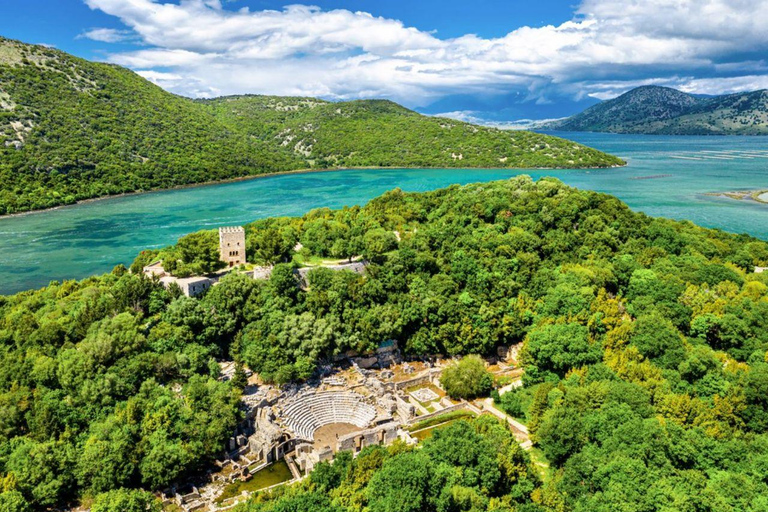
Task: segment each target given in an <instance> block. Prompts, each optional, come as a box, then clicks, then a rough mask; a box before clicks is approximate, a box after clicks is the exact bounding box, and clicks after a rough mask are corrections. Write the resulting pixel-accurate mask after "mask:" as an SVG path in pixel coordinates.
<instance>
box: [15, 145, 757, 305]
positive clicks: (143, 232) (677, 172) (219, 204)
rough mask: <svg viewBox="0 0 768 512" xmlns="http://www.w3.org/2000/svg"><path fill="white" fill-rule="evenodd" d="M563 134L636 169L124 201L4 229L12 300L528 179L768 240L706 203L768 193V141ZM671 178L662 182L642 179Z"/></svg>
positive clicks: (35, 216) (382, 174)
mask: <svg viewBox="0 0 768 512" xmlns="http://www.w3.org/2000/svg"><path fill="white" fill-rule="evenodd" d="M563 135H564V136H567V137H568V138H571V139H573V140H577V141H578V142H582V143H584V144H587V145H590V146H593V147H596V148H598V149H602V150H604V151H607V152H609V153H613V154H615V155H619V156H621V157H623V158H625V159H627V160H628V161H629V165H628V166H627V167H625V168H620V169H604V170H557V171H554V170H547V171H530V170H525V171H513V170H467V169H452V170H444V169H432V170H354V171H334V172H326V173H315V174H297V175H286V176H274V177H268V178H261V179H255V180H250V181H242V182H237V183H227V184H222V185H212V186H206V187H198V188H190V189H181V190H171V191H165V192H153V193H147V194H139V195H133V196H124V197H117V198H111V199H106V200H102V201H94V202H90V203H85V204H80V205H76V206H70V207H64V208H59V209H57V210H50V211H44V212H37V213H32V214H29V215H23V216H17V217H7V218H0V293H12V292H16V291H19V290H24V289H28V288H33V287H39V286H43V285H46V284H47V283H48V282H49V281H51V280H61V279H71V278H82V277H85V276H88V275H91V274H98V273H103V272H107V271H109V270H110V269H111V268H112V267H113V266H114V265H116V264H118V263H125V264H128V263H130V262H131V261H132V259H133V258H134V256H135V255H136V254H137V253H138V252H139V251H140V250H141V249H144V248H152V247H162V246H165V245H168V244H171V243H173V242H175V241H176V239H177V238H178V237H179V236H181V235H184V234H186V233H190V232H192V231H196V230H199V229H204V228H208V229H210V228H215V227H217V226H221V225H232V224H244V223H246V222H249V221H252V220H254V219H257V218H262V217H269V216H275V215H300V214H303V213H304V212H306V211H308V210H310V209H312V208H317V207H320V206H329V207H332V208H335V207H341V206H344V205H353V204H363V203H365V202H367V201H368V200H370V199H371V198H373V197H375V196H377V195H379V194H381V193H382V192H384V191H386V190H390V189H392V188H395V187H400V188H402V189H403V190H407V191H424V190H431V189H436V188H440V187H444V186H447V185H450V184H452V183H471V182H475V181H490V180H497V179H502V178H507V177H510V176H514V175H518V174H529V175H531V176H533V177H534V178H539V177H542V176H557V177H558V178H560V179H561V180H563V181H564V182H565V183H567V184H569V185H573V186H576V187H579V188H584V189H592V190H597V191H600V192H607V193H609V194H613V195H616V196H618V197H619V198H621V199H622V200H624V201H625V202H626V203H627V204H629V206H630V207H632V208H633V209H635V210H638V211H643V212H645V213H647V214H649V215H657V216H665V217H672V218H675V219H689V220H692V221H693V222H696V223H697V224H701V225H703V226H708V227H716V228H721V229H724V230H727V231H732V232H736V233H749V234H752V235H754V236H758V237H761V238H764V239H766V240H768V205H761V204H758V203H754V202H751V201H734V200H731V199H726V198H716V197H710V196H705V195H703V194H704V193H706V192H718V191H728V190H736V189H758V188H765V189H768V137H666V136H642V135H612V134H584V133H568V134H563ZM726 152H732V153H726ZM680 157H683V158H680ZM659 175H661V176H662V177H656V178H653V179H633V178H642V177H647V176H659Z"/></svg>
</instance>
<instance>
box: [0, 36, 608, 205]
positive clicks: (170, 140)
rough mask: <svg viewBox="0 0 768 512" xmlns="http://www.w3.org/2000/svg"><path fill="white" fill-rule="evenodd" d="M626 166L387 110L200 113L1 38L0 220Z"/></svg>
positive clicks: (389, 106) (224, 109)
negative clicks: (266, 192)
mask: <svg viewBox="0 0 768 512" xmlns="http://www.w3.org/2000/svg"><path fill="white" fill-rule="evenodd" d="M620 164H622V162H621V160H619V159H617V158H615V157H612V156H609V155H606V154H604V153H601V152H599V151H596V150H593V149H590V148H587V147H584V146H581V145H579V144H576V143H573V142H569V141H565V140H563V139H558V138H554V137H547V136H544V135H538V134H532V133H524V132H514V133H512V132H504V131H500V130H496V129H490V128H482V127H477V126H472V125H469V124H465V123H461V122H458V121H452V120H446V119H437V118H431V117H425V116H422V115H419V114H417V113H415V112H413V111H410V110H407V109H405V108H403V107H400V106H398V105H395V104H393V103H390V102H387V101H360V102H349V103H327V102H324V101H320V100H314V99H307V98H276V97H238V98H222V99H220V100H216V101H211V102H201V101H195V100H191V99H188V98H182V97H179V96H175V95H173V94H170V93H168V92H165V91H164V90H162V89H160V88H159V87H157V86H155V85H153V84H151V83H150V82H148V81H147V80H145V79H143V78H141V77H140V76H138V75H137V74H135V73H133V72H132V71H129V70H127V69H124V68H120V67H117V66H112V65H108V64H100V63H93V62H88V61H85V60H83V59H79V58H76V57H73V56H71V55H68V54H66V53H63V52H61V51H58V50H55V49H51V48H46V47H42V46H32V45H26V44H23V43H20V42H17V41H12V40H7V39H2V38H0V214H4V213H13V212H18V211H25V210H30V209H37V208H46V207H50V206H56V205H61V204H69V203H73V202H75V201H77V200H81V199H86V198H92V197H98V196H104V195H109V194H117V193H122V192H131V191H137V190H149V189H156V188H166V187H173V186H177V185H184V184H191V183H201V182H207V181H215V180H222V179H228V178H235V177H241V176H247V175H256V174H263V173H269V172H278V171H288V170H297V169H312V168H324V167H328V166H332V167H334V166H339V167H342V166H382V167H411V166H414V167H416V166H418V167H421V166H423V167H521V168H531V167H552V168H556V167H605V166H612V165H620Z"/></svg>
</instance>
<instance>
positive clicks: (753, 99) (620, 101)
mask: <svg viewBox="0 0 768 512" xmlns="http://www.w3.org/2000/svg"><path fill="white" fill-rule="evenodd" d="M546 128H548V129H555V130H563V131H587V132H610V133H644V134H654V135H765V134H768V91H764V90H762V91H754V92H747V93H738V94H730V95H726V96H715V97H710V98H700V97H696V96H693V95H691V94H686V93H684V92H681V91H678V90H675V89H670V88H669V87H658V86H643V87H638V88H636V89H632V90H631V91H629V92H627V93H625V94H622V95H621V96H619V97H617V98H614V99H612V100H607V101H604V102H602V103H598V104H597V105H594V106H592V107H590V108H588V109H587V110H585V111H584V112H582V113H580V114H577V115H575V116H572V117H569V118H568V119H564V120H561V121H555V122H553V123H549V124H547V125H546Z"/></svg>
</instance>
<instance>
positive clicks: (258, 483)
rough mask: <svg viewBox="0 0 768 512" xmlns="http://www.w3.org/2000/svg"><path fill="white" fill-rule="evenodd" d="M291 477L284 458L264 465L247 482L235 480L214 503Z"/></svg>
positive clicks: (279, 482)
mask: <svg viewBox="0 0 768 512" xmlns="http://www.w3.org/2000/svg"><path fill="white" fill-rule="evenodd" d="M292 478H293V475H292V474H291V470H290V469H289V468H288V464H286V462H285V461H284V460H281V461H278V462H275V463H274V464H272V465H270V466H267V467H265V468H264V469H262V470H261V471H259V472H258V473H256V474H255V475H253V477H252V478H251V479H250V480H248V481H247V482H241V481H236V482H233V483H231V484H229V485H228V486H227V487H225V488H224V492H222V493H221V496H219V497H218V498H216V503H222V502H223V501H225V500H228V499H230V498H234V497H235V496H239V495H240V494H242V493H243V491H246V492H255V491H260V490H261V489H266V488H267V487H271V486H273V485H277V484H281V483H283V482H288V481H289V480H291V479H292Z"/></svg>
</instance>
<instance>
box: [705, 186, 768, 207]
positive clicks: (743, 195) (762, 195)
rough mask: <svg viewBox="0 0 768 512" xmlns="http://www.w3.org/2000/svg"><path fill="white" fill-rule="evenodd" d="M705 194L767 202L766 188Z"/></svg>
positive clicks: (738, 199)
mask: <svg viewBox="0 0 768 512" xmlns="http://www.w3.org/2000/svg"><path fill="white" fill-rule="evenodd" d="M704 195H705V196H711V197H724V198H726V199H731V200H733V201H751V202H753V203H758V204H768V189H755V190H734V191H730V192H707V193H705V194H704Z"/></svg>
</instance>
